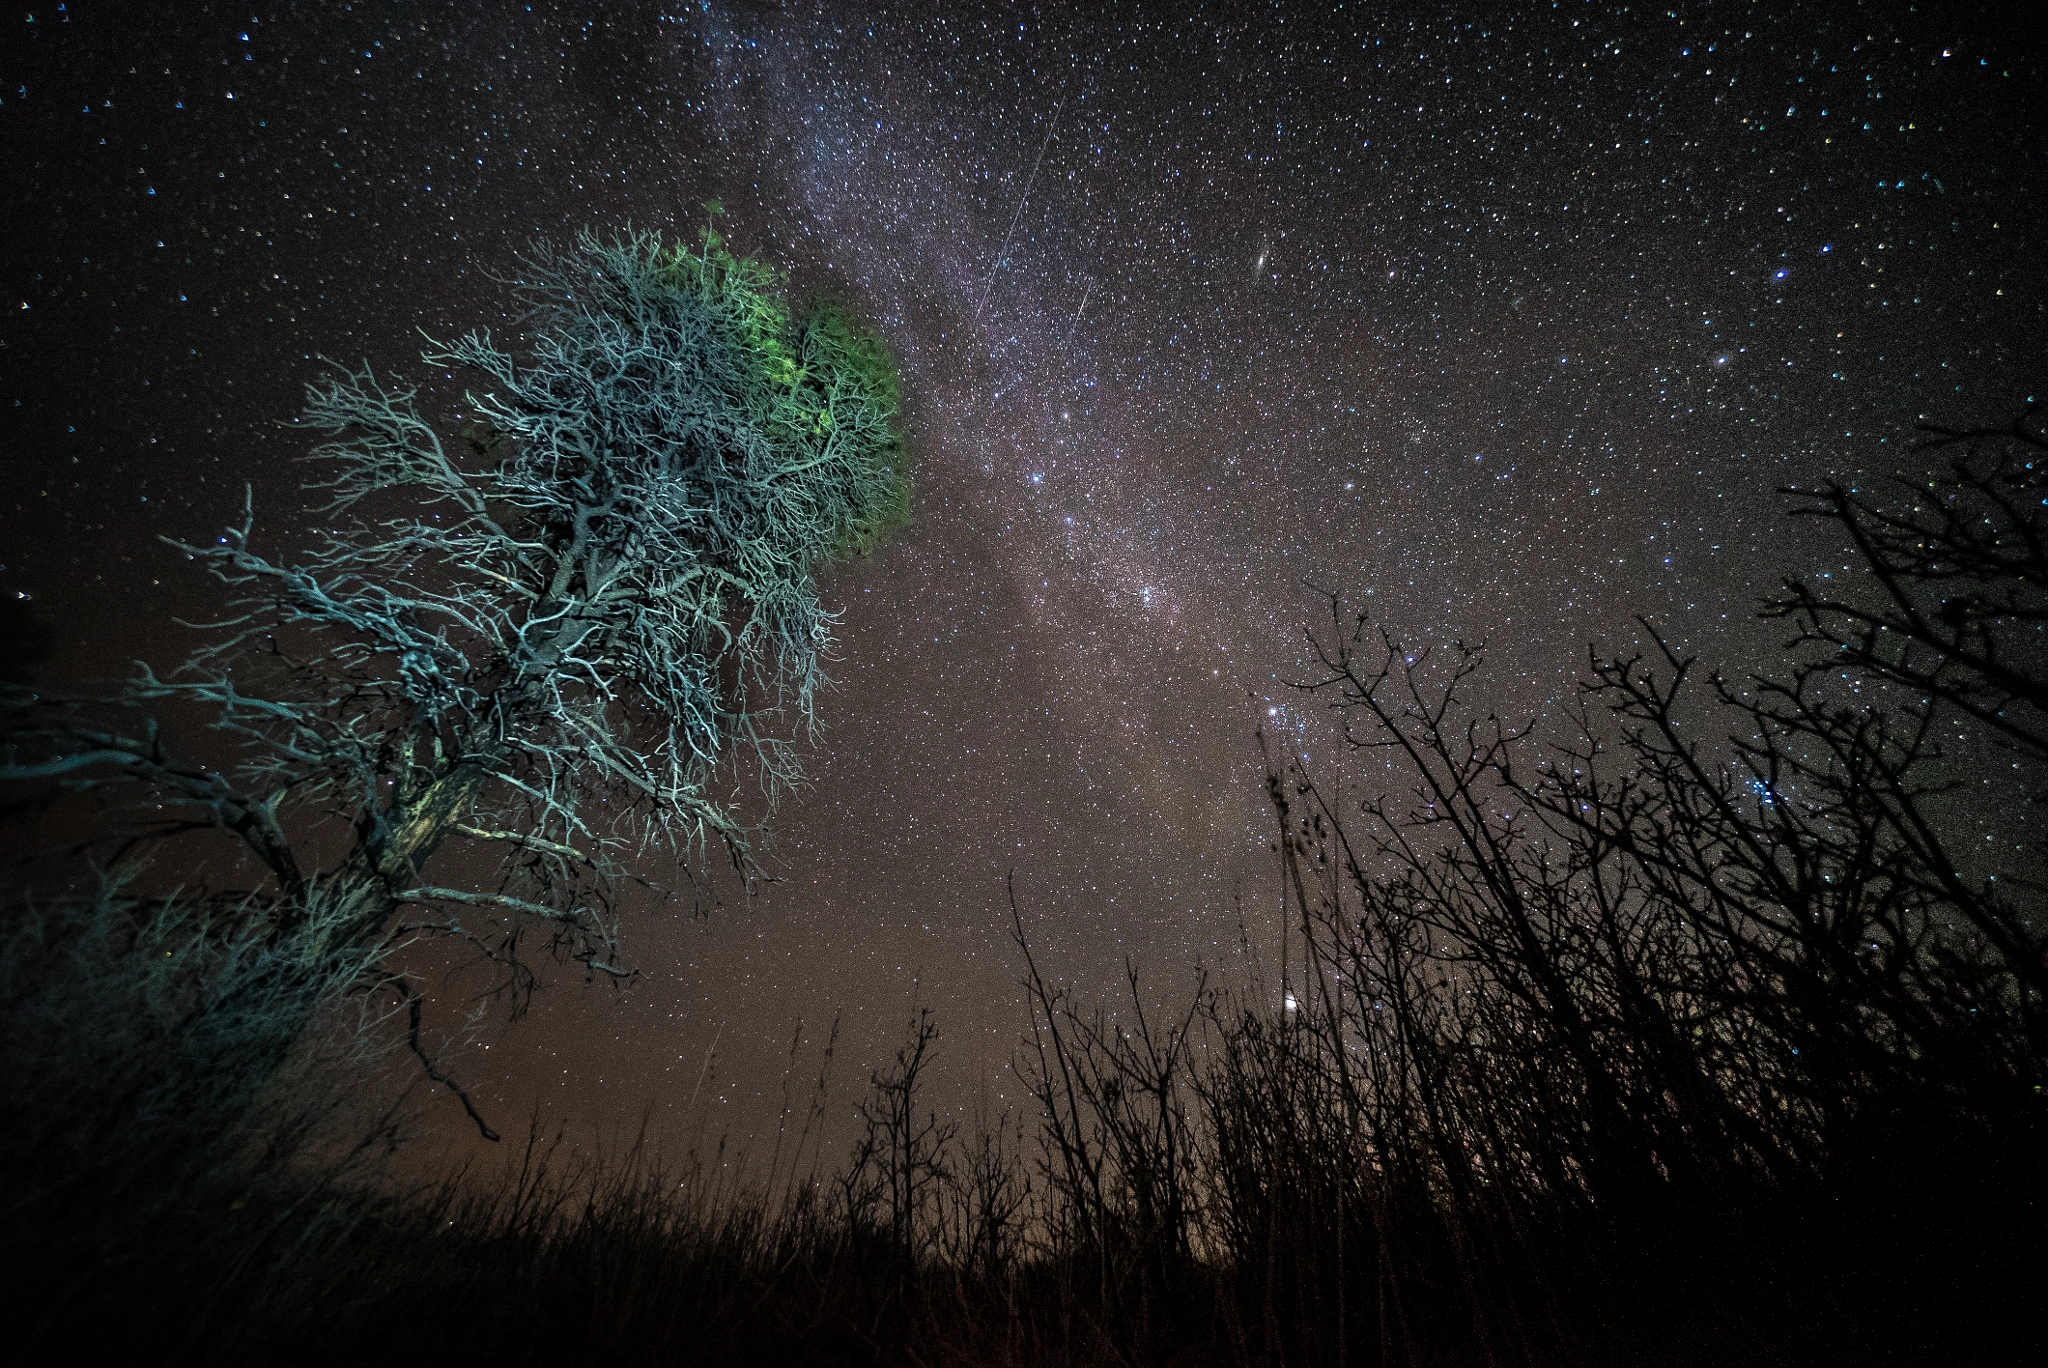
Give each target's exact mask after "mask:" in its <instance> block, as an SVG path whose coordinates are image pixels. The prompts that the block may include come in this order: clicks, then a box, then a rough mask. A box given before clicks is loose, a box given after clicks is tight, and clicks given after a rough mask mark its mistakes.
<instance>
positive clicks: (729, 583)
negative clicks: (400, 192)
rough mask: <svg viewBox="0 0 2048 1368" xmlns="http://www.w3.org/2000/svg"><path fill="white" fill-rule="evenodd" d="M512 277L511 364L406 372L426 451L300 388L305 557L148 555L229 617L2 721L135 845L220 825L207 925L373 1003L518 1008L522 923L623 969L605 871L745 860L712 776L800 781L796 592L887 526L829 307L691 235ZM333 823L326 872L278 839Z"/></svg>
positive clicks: (807, 645) (446, 364)
mask: <svg viewBox="0 0 2048 1368" xmlns="http://www.w3.org/2000/svg"><path fill="white" fill-rule="evenodd" d="M712 209H713V212H714V213H715V212H717V209H716V206H715V205H714V206H712ZM513 285H514V288H515V290H516V293H517V296H518V298H519V301H520V303H521V304H522V306H523V308H524V316H523V326H522V329H521V332H522V337H521V344H522V345H521V347H520V348H519V350H517V351H512V350H507V349H505V348H504V347H501V346H500V345H499V344H498V343H497V342H496V341H495V340H494V339H493V338H492V336H491V335H490V334H489V333H488V332H484V331H477V332H472V333H470V334H468V335H466V336H464V337H462V338H460V339H459V340H457V341H454V342H449V343H439V342H436V343H433V344H432V345H430V346H429V347H428V348H427V350H426V351H425V352H424V353H423V360H424V361H425V362H426V364H428V365H430V366H432V367H435V368H436V369H440V370H445V371H448V372H450V373H456V372H460V373H462V374H465V375H467V376H468V377H470V379H469V381H468V385H469V392H468V395H467V399H466V406H467V410H468V412H467V414H466V415H464V416H463V417H461V418H458V419H457V420H455V422H454V424H453V425H451V426H452V427H453V429H454V430H451V431H444V430H443V428H442V427H440V426H437V425H436V423H435V422H434V421H432V420H431V419H430V418H429V417H428V416H426V415H424V414H423V413H422V412H421V410H420V406H419V403H418V401H417V398H416V391H415V390H413V389H412V388H410V387H408V386H407V385H405V384H404V383H402V382H400V381H397V380H395V379H392V378H390V377H386V376H379V375H376V374H373V373H372V371H371V370H370V368H369V367H368V366H367V365H364V366H363V367H361V368H358V369H346V368H338V369H337V371H336V372H335V373H334V374H333V375H331V376H330V377H328V378H327V379H325V380H322V381H321V382H319V383H316V384H314V385H312V386H310V387H309V389H308V396H307V403H306V408H305V411H304V414H303V415H302V417H301V419H300V421H299V426H301V427H304V428H306V429H309V430H311V431H313V432H316V433H319V434H322V435H323V437H324V440H322V441H321V442H320V443H319V444H318V445H317V446H315V447H313V449H312V451H311V453H310V460H311V461H312V463H313V465H314V467H315V469H316V470H317V471H318V472H319V473H318V475H317V476H316V478H315V479H314V481H313V482H312V483H311V484H310V486H309V488H310V489H311V490H313V491H314V492H315V494H316V495H317V500H316V501H317V511H318V513H319V515H320V518H321V520H322V522H323V524H324V527H323V530H322V531H320V532H319V533H318V534H317V537H318V541H317V544H316V545H315V546H314V547H312V548H311V549H310V550H309V551H308V552H306V553H305V554H303V555H302V556H299V557H296V558H291V557H278V558H273V557H274V556H276V553H274V552H269V551H267V550H259V549H258V541H257V537H256V532H255V527H254V523H253V519H252V517H250V516H247V515H245V517H244V518H243V520H242V522H241V523H240V524H239V525H238V526H236V527H234V528H232V529H230V530H229V531H228V532H227V534H226V535H225V536H223V537H221V538H219V539H218V540H217V541H216V542H215V543H214V544H212V545H205V546H199V545H195V546H184V547H183V548H182V549H184V550H186V551H187V552H189V553H190V554H191V555H192V556H194V557H196V558H198V559H200V560H202V561H204V562H206V564H207V566H208V567H209V568H210V569H211V570H212V571H213V572H214V574H215V575H216V576H218V577H219V579H220V580H221V581H222V582H223V583H224V584H226V585H227V586H229V587H230V589H231V591H232V598H233V602H232V604H231V606H230V607H229V608H228V609H227V611H226V612H224V613H223V614H222V615H221V620H220V621H219V622H217V623H215V624H212V625H211V627H210V628H209V631H210V633H211V640H210V641H209V642H208V643H207V644H205V645H204V646H202V647H201V648H200V649H199V650H198V651H196V652H195V653H194V654H193V655H192V656H190V657H189V658H188V659H187V660H186V661H185V663H184V664H183V665H182V666H180V667H179V668H178V669H176V670H174V671H172V672H171V673H169V674H167V675H162V676H159V675H158V674H156V673H154V672H153V671H151V670H150V669H149V668H148V667H146V666H145V667H143V668H142V671H141V674H140V676H139V677H138V679H137V680H136V681H135V682H134V683H133V684H132V685H131V686H130V687H129V688H128V690H127V691H126V693H125V694H124V695H123V696H122V697H121V698H119V699H114V700H99V701H92V700H53V699H49V698H45V697H39V696H36V695H34V694H30V693H27V692H25V691H20V690H17V691H15V692H13V693H11V694H10V695H9V702H8V712H9V714H10V715H9V716H8V718H7V719H6V721H7V730H8V733H9V735H8V738H7V739H8V743H9V744H8V748H7V751H6V753H5V763H4V770H0V774H4V777H7V778H12V779H16V780H30V781H34V780H41V781H46V782H47V781H55V782H57V783H59V784H61V785H62V786H65V787H67V788H71V789H78V788H92V787H103V786H107V785H111V784H115V783H117V782H119V781H123V780H127V781H133V782H134V783H135V784H137V785H139V786H141V787H142V788H144V789H146V790H150V791H153V793H154V794H155V795H156V796H157V797H156V800H157V801H161V802H163V803H164V804H165V805H166V809H167V810H170V811H175V812H176V814H177V817H176V819H175V820H173V821H170V822H168V823H167V824H166V825H165V826H164V827H162V828H160V829H157V834H163V833H170V832H182V831H186V830H190V829H191V828H193V827H195V826H201V827H217V828H222V829H225V830H227V831H229V832H232V833H233V834H234V835H235V836H237V837H239V838H240V840H241V841H242V843H243V844H244V845H245V846H246V847H247V849H248V851H249V852H250V853H251V854H253V856H254V857H255V860H256V861H257V862H259V863H260V866H261V869H262V872H263V876H264V877H262V878H261V879H260V880H259V881H257V882H256V883H255V884H254V885H253V886H251V887H248V888H242V889H236V890H231V891H229V892H227V893H216V894H213V895H210V896H209V898H208V903H209V906H210V907H212V908H215V909H216V914H215V915H216V919H217V917H218V915H219V914H218V911H217V910H218V909H220V908H224V907H231V908H232V909H233V917H234V918H236V919H239V923H240V924H242V925H244V926H254V927H256V928H257V929H258V930H259V931H262V932H263V933H264V934H270V935H275V936H278V937H288V938H291V939H292V941H293V943H294V945H295V946H297V947H298V949H297V950H296V951H295V955H296V956H297V957H298V958H299V959H300V960H303V961H305V962H307V963H309V964H310V963H312V962H313V961H317V960H321V959H322V957H330V958H332V957H340V958H346V957H348V956H354V955H361V954H363V953H365V952H366V951H368V952H371V954H370V960H369V963H370V964H371V965H372V966H373V968H372V969H371V971H370V972H371V973H372V975H373V976H374V975H376V974H380V973H382V972H384V971H382V970H379V969H376V968H375V967H374V966H375V965H377V964H381V963H382V962H383V960H384V957H385V955H386V954H388V952H389V951H390V950H391V949H393V948H396V947H397V946H399V945H401V944H403V943H405V942H407V941H409V940H413V939H417V938H420V937H424V936H454V937H459V938H461V939H464V940H467V941H469V942H470V943H472V944H473V945H475V946H476V947H477V948H479V949H480V950H482V951H483V952H484V953H486V954H487V955H490V956H491V957H493V958H495V959H498V960H500V961H501V962H502V963H504V964H505V965H506V966H507V970H508V973H509V974H510V975H511V977H510V979H509V981H510V982H512V983H514V984H518V983H521V982H523V981H524V978H523V975H524V970H522V969H520V968H519V967H518V966H517V964H516V961H515V960H514V958H513V956H512V947H513V946H514V945H515V944H516V942H517V932H518V929H519V928H520V927H522V926H528V925H531V924H532V923H533V921H534V920H536V919H538V920H540V921H542V922H545V923H547V924H548V925H549V926H550V927H551V928H552V930H553V932H554V934H555V943H556V945H557V947H558V948H559V949H562V950H564V951H565V952H566V953H568V954H570V955H571V956H573V957H574V958H575V959H576V960H579V961H581V962H582V963H583V964H585V965H586V966H588V968H589V969H590V970H591V971H593V972H601V973H604V974H610V975H618V974H622V973H624V972H626V971H625V968H624V966H623V964H622V963H621V960H620V958H619V954H618V942H617V934H616V919H615V915H614V913H615V910H616V898H615V891H616V888H617V886H618V884H619V881H620V879H621V878H622V877H623V875H624V865H623V861H624V860H626V859H627V858H629V857H631V856H635V855H639V854H643V853H645V852H647V851H648V850H649V849H651V848H656V847H659V848H663V849H667V850H669V851H671V852H672V853H673V854H674V855H675V856H676V857H677V858H679V859H681V860H684V861H688V860H691V859H693V858H697V857H701V856H702V855H703V854H705V853H706V852H707V850H708V849H709V848H710V847H711V846H712V845H713V844H714V843H716V844H719V845H722V846H723V847H724V848H725V849H727V850H729V851H730V852H731V854H732V855H733V857H734V858H735V859H737V860H740V861H745V860H746V858H747V856H748V852H749V848H750V837H751V833H750V831H749V830H748V829H747V827H746V825H745V824H744V822H743V821H742V819H741V818H740V817H739V816H738V815H737V814H736V813H735V812H734V811H733V810H732V808H731V807H730V806H729V805H728V804H727V803H726V802H725V801H724V800H722V798H721V797H720V792H721V788H720V784H719V782H718V780H719V776H720V774H721V771H725V772H727V773H728V780H727V782H725V783H724V784H723V789H724V790H730V789H731V788H732V787H733V784H732V783H731V782H730V779H731V778H732V777H736V776H738V775H741V774H745V775H750V776H757V777H758V779H759V781H760V783H761V784H762V786H763V788H764V789H765V791H766V794H767V797H768V800H769V802H770V803H771V804H772V802H773V800H774V799H775V797H776V796H777V795H779V794H780V793H782V792H784V791H786V790H787V789H788V788H789V787H790V785H792V784H794V783H797V782H799V781H800V780H801V779H802V777H803V766H802V759H801V747H802V745H803V744H804V743H805V742H806V741H807V740H809V739H810V737H811V736H812V734H813V732H814V731H815V728H816V720H817V719H816V703H817V695H818V690H819V687H820V686H821V685H822V684H823V683H824V682H825V675H824V665H825V662H826V661H827V659H828V658H829V657H830V655H831V648H832V632H833V628H834V625H835V623H836V622H837V617H836V615H835V614H834V613H832V612H830V611H828V610H827V609H826V607H825V606H824V604H823V603H822V602H821V601H820V598H819V592H818V586H817V578H816V576H817V571H818V569H819V567H820V566H821V565H823V564H826V563H829V562H831V561H834V560H838V559H843V558H846V557H851V556H858V555H865V554H867V553H868V552H871V551H872V550H873V549H874V548H875V547H876V546H878V545H879V544H880V543H881V542H882V541H883V540H884V539H886V538H887V537H888V536H889V535H890V534H891V533H892V532H894V531H896V530H897V529H899V528H901V527H903V526H905V525H906V524H907V522H908V521H909V516H910V480H909V474H908V471H907V467H906V462H905V451H904V445H903V441H902V437H901V434H900V431H899V428H898V425H897V415H898V408H899V390H898V383H897V377H896V371H895V368H894V365H893V363H892V362H891V360H890V359H889V356H888V354H887V352H886V351H885V349H884V348H883V346H882V344H881V342H880V340H879V339H878V338H877V337H876V336H875V335H874V334H873V333H871V332H869V331H867V330H866V329H864V328H863V327H862V326H860V325H859V324H858V323H856V322H855V321H854V320H853V319H852V318H851V317H850V316H849V315H848V313H847V312H846V311H845V309H844V308H843V307H841V306H839V305H836V304H832V303H825V304H821V305H818V306H816V307H814V308H812V309H810V310H809V311H808V312H800V311H797V310H793V309H792V307H791V306H790V305H789V304H788V303H787V294H786V282H785V280H784V278H783V277H782V276H780V275H779V274H778V273H776V272H775V271H773V270H771V269H770V268H768V267H766V266H763V265H761V264H759V263H757V262H753V261H748V260H744V259H741V258H738V257H735V256H733V255H732V254H731V252H730V251H728V250H727V247H726V245H725V243H724V241H723V240H722V239H721V237H720V236H719V235H718V234H717V233H716V232H715V231H713V230H712V229H710V228H708V227H707V228H706V229H705V230H704V232H703V233H702V235H701V245H700V246H699V247H697V248H695V249H690V248H686V247H683V246H677V245H671V244H669V243H667V242H665V241H663V240H662V239H661V238H660V237H659V236H657V235H655V234H652V233H629V234H627V235H625V236H622V237H614V238H602V237H600V236H598V235H597V234H594V233H589V232H586V233H584V234H583V235H582V236H580V237H579V238H578V239H577V241H576V243H575V245H574V246H573V247H572V248H570V249H568V250H559V249H556V248H553V247H550V246H548V245H546V244H541V245H538V246H536V247H535V248H534V249H533V250H532V251H531V252H530V253H529V255H528V257H527V258H526V259H525V260H524V261H523V262H522V269H521V272H520V274H519V276H518V277H517V279H516V280H515V281H514V282H513ZM458 433H459V435H458ZM165 703H174V704H180V705H192V704H197V705H201V706H202V707H203V708H204V709H206V711H207V712H208V713H209V715H210V716H211V717H212V718H213V725H214V727H215V728H216V729H217V730H218V731H220V732H221V733H223V734H225V736H226V737H228V738H229V739H230V740H231V741H232V743H233V744H234V746H235V748H236V750H237V757H236V763H234V764H232V765H230V766H228V767H226V768H225V769H215V768H211V767H208V766H206V765H202V764H198V763H189V762H186V761H183V760H180V759H178V758H175V757H173V756H172V755H171V754H170V753H169V752H168V751H167V749H166V748H165V746H164V745H163V743H162V742H161V741H160V740H159V738H158V735H157V732H156V730H155V727H154V724H153V722H150V721H148V720H147V719H148V715H149V713H150V710H151V709H152V708H153V707H155V706H157V705H161V704H165ZM323 819H324V820H323ZM337 821H338V823H339V824H340V829H345V830H347V831H351V832H353V833H354V834H353V837H352V840H351V842H350V845H349V848H348V849H347V851H346V853H345V854H344V855H341V856H339V857H338V858H337V857H336V856H335V854H334V852H333V842H332V839H331V837H328V838H327V839H326V840H325V841H324V842H323V843H320V844H318V845H316V844H315V843H314V842H313V841H311V840H310V836H311V835H312V834H313V832H314V830H315V828H316V827H318V828H320V829H321V830H323V831H326V832H332V831H333V830H335V829H337V825H336V824H337ZM451 842H459V843H464V844H468V845H470V846H472V847H478V848H486V849H489V850H490V851H492V852H493V854H494V863H493V865H492V867H493V869H495V870H496V871H498V874H497V877H495V878H494V879H493V880H492V881H491V882H490V884H489V888H488V891H476V890H474V889H470V888H458V887H448V886H443V884H442V883H440V882H437V881H435V880H434V879H433V878H431V877H430V876H429V873H428V865H429V861H430V860H431V859H432V858H433V857H434V856H435V854H436V853H437V852H439V851H441V850H443V849H444V848H445V847H448V846H449V845H450V843H451ZM316 850H318V851H324V852H326V854H325V858H322V856H321V855H319V854H316V853H314V852H315V851H316ZM447 882H451V883H452V882H459V881H458V880H454V879H449V880H447ZM136 906H137V908H141V909H147V908H151V907H153V908H156V909H157V910H155V911H146V910H141V911H137V912H136V913H135V915H138V916H141V915H147V916H159V917H175V916H178V915H183V914H182V913H180V912H179V911H178V909H177V908H176V907H175V906H166V905H163V904H160V903H157V902H154V901H152V902H150V903H147V904H137V905H136ZM308 981H309V982H310V981H311V980H310V979H309V980H308ZM391 982H393V983H396V982H397V981H396V980H391ZM398 986H399V987H400V989H401V991H403V992H410V991H411V990H410V988H409V987H406V986H405V985H402V984H400V985H398Z"/></svg>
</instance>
